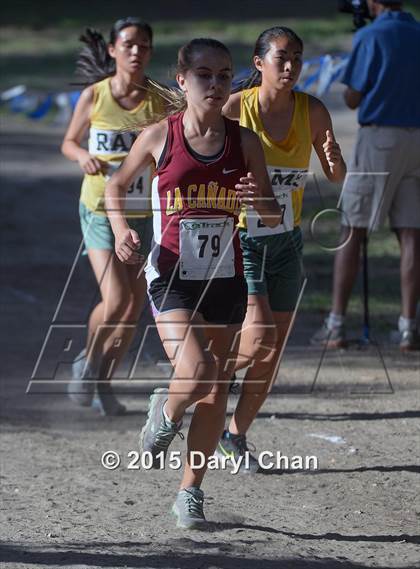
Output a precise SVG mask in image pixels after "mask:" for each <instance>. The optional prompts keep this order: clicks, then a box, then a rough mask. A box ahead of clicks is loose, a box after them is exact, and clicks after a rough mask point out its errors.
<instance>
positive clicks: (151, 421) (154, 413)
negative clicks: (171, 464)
mask: <svg viewBox="0 0 420 569" xmlns="http://www.w3.org/2000/svg"><path fill="white" fill-rule="evenodd" d="M168 393H169V391H168V389H166V388H157V389H155V390H154V392H153V393H152V395H151V396H150V403H149V410H148V412H147V421H146V424H145V425H144V427H143V428H142V430H141V433H140V449H141V450H142V452H146V451H148V452H150V453H151V454H152V457H153V464H152V467H153V468H161V465H164V464H165V459H166V453H167V451H168V447H169V445H170V444H171V442H172V441H173V439H174V438H175V435H178V436H179V437H180V438H181V439H183V438H184V435H183V434H182V433H181V432H180V429H181V427H182V423H181V424H178V423H175V422H174V421H169V420H167V419H165V416H164V414H163V407H164V405H165V403H166V401H167V400H168ZM161 452H163V461H161V460H160V459H159V456H158V455H160V453H161Z"/></svg>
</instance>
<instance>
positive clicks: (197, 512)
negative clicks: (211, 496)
mask: <svg viewBox="0 0 420 569" xmlns="http://www.w3.org/2000/svg"><path fill="white" fill-rule="evenodd" d="M203 505H204V493H203V491H202V490H200V488H197V487H196V486H190V487H189V488H183V489H182V490H180V491H179V492H178V496H177V497H176V500H175V503H174V505H173V506H172V513H173V514H174V515H175V516H176V517H177V522H176V525H177V527H179V528H185V529H204V528H205V527H206V525H207V522H206V518H205V516H204V511H203Z"/></svg>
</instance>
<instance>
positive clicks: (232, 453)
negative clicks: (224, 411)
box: [215, 431, 260, 474]
mask: <svg viewBox="0 0 420 569" xmlns="http://www.w3.org/2000/svg"><path fill="white" fill-rule="evenodd" d="M254 450H255V449H254ZM215 454H216V456H218V457H220V458H222V457H227V458H230V457H232V458H234V460H235V462H237V461H238V460H240V457H241V456H242V457H244V458H243V459H242V462H241V465H240V467H239V472H243V473H245V474H255V473H256V472H258V470H259V468H260V465H259V463H258V460H257V459H256V458H255V456H252V454H251V453H250V452H249V447H248V443H247V441H246V436H245V435H233V434H232V433H230V432H229V431H223V435H222V438H221V439H220V441H219V444H218V445H217V448H216V451H215ZM245 457H246V459H247V460H245Z"/></svg>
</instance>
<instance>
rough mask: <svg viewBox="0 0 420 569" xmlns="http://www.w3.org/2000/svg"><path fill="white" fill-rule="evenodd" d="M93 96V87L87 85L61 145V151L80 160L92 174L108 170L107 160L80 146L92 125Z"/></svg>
mask: <svg viewBox="0 0 420 569" xmlns="http://www.w3.org/2000/svg"><path fill="white" fill-rule="evenodd" d="M93 98H94V91H93V87H92V86H90V87H87V88H86V89H85V90H84V91H83V92H82V94H81V95H80V97H79V100H78V101H77V105H76V108H75V109H74V113H73V116H72V118H71V120H70V124H69V126H68V128H67V132H66V134H65V135H64V140H63V144H62V145H61V152H62V153H63V154H64V156H66V158H68V159H69V160H72V161H74V162H78V163H79V166H80V168H81V169H82V171H83V172H84V173H85V174H90V175H94V174H97V173H98V172H101V171H103V172H105V171H106V170H105V169H106V163H105V162H102V161H101V160H99V159H98V158H96V157H95V156H92V155H91V154H89V152H88V151H87V150H86V149H85V148H82V147H81V146H80V145H81V143H82V140H83V137H84V136H85V134H86V131H87V130H88V128H89V125H90V114H91V111H92V105H93Z"/></svg>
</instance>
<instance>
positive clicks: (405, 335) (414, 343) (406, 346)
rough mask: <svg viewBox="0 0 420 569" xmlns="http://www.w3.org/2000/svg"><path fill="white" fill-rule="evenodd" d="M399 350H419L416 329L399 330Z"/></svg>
mask: <svg viewBox="0 0 420 569" xmlns="http://www.w3.org/2000/svg"><path fill="white" fill-rule="evenodd" d="M400 350H401V351H402V352H412V351H415V350H420V335H419V333H418V332H417V330H405V331H404V332H401V340H400Z"/></svg>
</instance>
